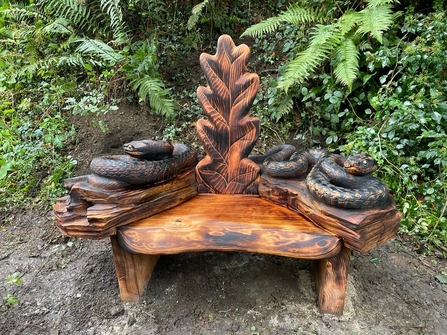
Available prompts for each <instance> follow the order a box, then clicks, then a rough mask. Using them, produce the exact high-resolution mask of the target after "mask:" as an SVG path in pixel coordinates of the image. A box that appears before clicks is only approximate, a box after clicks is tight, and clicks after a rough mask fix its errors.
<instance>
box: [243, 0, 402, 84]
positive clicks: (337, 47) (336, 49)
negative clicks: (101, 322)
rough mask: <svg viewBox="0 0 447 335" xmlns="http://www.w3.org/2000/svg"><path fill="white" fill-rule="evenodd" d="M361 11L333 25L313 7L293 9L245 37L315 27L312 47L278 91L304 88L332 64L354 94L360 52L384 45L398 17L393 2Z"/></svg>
mask: <svg viewBox="0 0 447 335" xmlns="http://www.w3.org/2000/svg"><path fill="white" fill-rule="evenodd" d="M366 2H367V6H366V7H365V8H364V9H362V10H361V11H358V12H356V11H354V10H347V11H346V12H344V13H343V15H342V16H341V17H339V18H334V21H333V22H332V23H330V24H323V23H324V21H325V20H327V15H324V14H325V13H322V12H321V10H319V9H316V8H313V7H301V6H297V5H293V6H290V7H289V8H288V9H287V10H286V11H284V12H283V13H281V14H280V15H279V16H277V17H274V18H270V19H267V20H266V21H263V22H260V23H258V24H256V25H254V26H252V27H250V28H248V29H247V30H246V31H245V32H244V33H243V34H242V36H245V35H248V36H253V37H262V36H263V35H264V34H265V33H271V32H273V31H274V30H277V29H278V27H279V26H280V25H282V24H294V25H297V26H299V27H302V28H303V29H305V28H306V26H307V25H308V24H309V23H311V24H314V26H313V27H312V28H311V29H310V33H309V34H310V36H309V40H310V42H309V44H308V45H307V48H305V49H304V50H302V51H300V52H298V53H297V54H296V55H295V57H294V59H293V60H291V61H290V62H289V63H288V64H287V68H286V71H285V73H284V77H283V78H282V80H281V81H280V82H279V83H278V87H279V88H282V89H285V90H286V91H287V90H288V89H289V88H290V87H291V86H292V85H296V84H302V83H303V82H304V81H305V80H306V79H308V78H309V77H310V76H311V75H313V74H314V73H315V71H316V70H317V69H318V68H320V67H321V66H323V65H324V64H325V63H326V62H327V61H328V60H330V64H331V66H333V67H334V74H335V78H336V80H337V81H338V82H340V83H342V84H343V85H346V86H348V88H349V89H350V90H351V89H352V85H353V83H354V80H355V79H356V78H357V76H358V72H359V64H358V59H359V52H360V48H361V47H363V46H364V44H363V43H361V42H363V41H364V38H365V36H364V35H366V37H367V38H374V39H376V40H377V41H379V42H382V35H383V32H384V31H386V30H388V29H389V28H390V26H391V25H392V23H393V22H394V19H395V18H396V15H395V14H393V12H392V3H393V2H395V1H389V0H374V1H366Z"/></svg>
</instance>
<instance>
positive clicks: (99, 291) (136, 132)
mask: <svg viewBox="0 0 447 335" xmlns="http://www.w3.org/2000/svg"><path fill="white" fill-rule="evenodd" d="M105 121H106V122H107V124H108V125H109V131H108V132H107V133H104V134H103V133H100V132H99V131H98V129H97V128H94V127H92V126H91V125H90V123H89V122H88V121H86V122H85V124H83V126H82V127H81V128H80V129H82V131H81V130H80V132H79V136H80V138H81V141H80V142H79V143H77V144H75V145H73V147H72V148H70V154H71V155H72V156H73V157H74V158H76V159H77V160H78V166H79V168H78V171H77V173H78V175H79V174H86V173H88V163H89V161H90V160H91V159H92V158H93V157H95V156H97V155H100V154H106V153H116V152H120V150H121V149H120V148H121V145H122V143H124V142H127V141H129V140H133V139H142V138H150V137H154V136H160V134H159V129H160V122H159V121H157V120H153V119H152V118H150V117H148V116H147V114H146V113H144V112H142V111H140V110H138V108H133V109H125V110H123V109H121V110H118V111H115V112H110V113H109V114H107V116H106V120H105ZM0 217H1V219H2V224H1V230H0V296H1V299H0V300H1V301H0V333H1V334H79V335H81V334H82V335H83V334H135V335H137V334H147V335H150V334H166V335H168V334H172V335H174V334H178V335H187V334H241V335H242V334H250V335H255V334H263V335H264V334H278V335H282V334H290V335H292V334H447V285H446V284H442V283H441V282H439V281H438V280H437V279H436V276H438V275H439V274H441V272H442V271H443V270H446V269H447V260H446V259H442V258H441V257H437V255H436V254H433V255H431V256H422V255H420V254H418V253H417V252H416V251H414V250H413V247H412V246H411V244H409V243H408V241H406V239H405V238H404V237H402V236H400V237H398V238H396V239H395V240H393V241H390V242H388V243H387V244H385V245H383V246H380V247H378V248H376V249H375V250H373V251H371V252H368V253H367V254H364V255H361V254H357V253H354V254H353V255H352V260H351V264H350V268H349V275H350V277H349V286H348V293H347V300H346V305H345V312H344V315H343V316H339V317H336V316H332V315H321V314H320V313H319V311H318V308H317V304H316V300H317V295H316V291H315V287H314V281H313V278H312V276H311V275H310V271H309V268H310V263H309V262H308V261H303V260H299V259H290V258H284V257H275V256H269V255H261V254H252V253H211V252H208V253H193V254H182V255H175V256H164V257H162V258H161V259H160V261H159V263H158V264H157V266H156V268H155V271H154V275H153V277H152V279H151V282H150V283H149V286H148V289H147V290H146V293H145V294H144V297H143V299H142V301H140V302H138V303H123V302H122V301H121V300H120V297H119V291H118V283H117V279H116V276H115V270H114V265H113V259H112V251H111V246H110V243H109V241H108V240H107V239H106V240H100V241H91V240H85V239H75V238H65V237H63V236H62V235H61V234H60V233H59V232H58V231H57V230H56V227H55V224H54V219H53V215H52V213H51V212H49V213H39V212H36V211H33V210H21V211H16V212H7V213H6V212H2V213H0ZM14 273H17V274H18V275H19V276H20V277H21V279H22V281H23V282H22V283H21V284H19V285H15V284H10V283H7V280H6V277H7V276H8V275H12V274H14ZM8 294H9V295H11V296H14V297H17V298H18V300H19V303H18V304H16V305H14V306H8V305H7V304H6V301H5V300H4V298H6V297H7V296H8Z"/></svg>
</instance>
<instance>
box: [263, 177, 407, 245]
mask: <svg viewBox="0 0 447 335" xmlns="http://www.w3.org/2000/svg"><path fill="white" fill-rule="evenodd" d="M259 195H260V196H261V197H262V198H264V199H267V200H269V201H273V202H275V203H277V204H280V205H282V206H285V207H287V208H290V209H292V210H294V211H296V212H298V213H301V214H302V215H304V216H305V217H307V218H308V219H310V220H311V221H313V222H314V223H315V224H316V225H318V226H319V227H324V228H325V229H327V230H329V231H330V232H332V233H334V234H336V235H338V236H340V237H341V238H343V243H344V244H345V245H346V246H347V247H348V248H350V249H352V250H355V251H357V252H360V253H365V252H368V251H369V250H371V249H373V248H375V247H377V246H379V245H381V244H383V243H385V242H387V241H389V240H391V239H393V238H394V237H395V236H396V234H397V230H398V229H399V224H400V218H401V216H402V213H400V212H399V211H398V210H397V208H396V204H395V203H394V201H393V200H392V199H390V202H389V203H388V204H387V205H386V206H385V207H384V208H373V209H367V210H363V209H343V208H336V207H332V206H329V205H326V204H324V203H322V202H319V201H318V200H316V199H315V198H314V197H313V196H312V195H311V194H310V192H309V191H308V189H307V186H306V182H305V180H304V179H301V180H298V179H279V178H271V177H269V176H266V175H265V174H263V175H261V182H260V184H259Z"/></svg>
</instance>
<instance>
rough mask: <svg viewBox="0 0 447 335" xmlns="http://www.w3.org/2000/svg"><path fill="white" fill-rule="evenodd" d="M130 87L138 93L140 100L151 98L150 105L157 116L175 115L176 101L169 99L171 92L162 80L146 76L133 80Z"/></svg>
mask: <svg viewBox="0 0 447 335" xmlns="http://www.w3.org/2000/svg"><path fill="white" fill-rule="evenodd" d="M130 85H131V86H132V89H133V90H134V91H138V97H139V98H140V100H142V101H145V100H146V99H147V98H149V104H150V106H151V108H153V110H154V112H155V114H161V115H166V116H168V115H173V114H174V101H173V100H172V99H170V98H169V97H168V96H169V90H168V89H166V88H165V86H164V84H163V82H162V81H161V80H160V79H158V78H152V77H150V76H148V75H145V76H143V77H139V78H136V79H134V80H132V81H131V82H130Z"/></svg>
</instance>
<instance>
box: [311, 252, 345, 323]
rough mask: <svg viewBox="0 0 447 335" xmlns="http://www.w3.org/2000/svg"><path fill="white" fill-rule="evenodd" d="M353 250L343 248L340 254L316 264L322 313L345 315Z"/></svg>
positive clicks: (318, 261)
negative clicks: (350, 260) (344, 309)
mask: <svg viewBox="0 0 447 335" xmlns="http://www.w3.org/2000/svg"><path fill="white" fill-rule="evenodd" d="M350 257H351V250H350V249H348V248H346V247H345V246H343V247H342V249H341V251H340V253H339V254H337V255H336V256H334V257H331V258H329V259H320V260H317V261H315V262H314V264H313V265H314V272H315V282H316V287H317V292H318V307H319V308H320V311H321V313H330V314H335V315H341V314H343V308H344V305H345V298H346V288H347V285H348V268H349V259H350Z"/></svg>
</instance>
